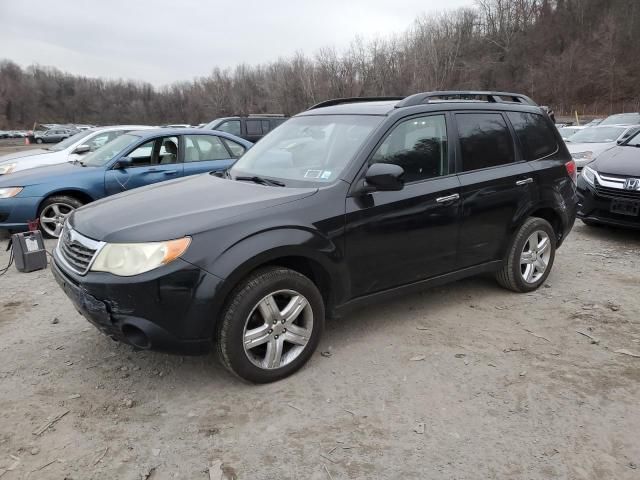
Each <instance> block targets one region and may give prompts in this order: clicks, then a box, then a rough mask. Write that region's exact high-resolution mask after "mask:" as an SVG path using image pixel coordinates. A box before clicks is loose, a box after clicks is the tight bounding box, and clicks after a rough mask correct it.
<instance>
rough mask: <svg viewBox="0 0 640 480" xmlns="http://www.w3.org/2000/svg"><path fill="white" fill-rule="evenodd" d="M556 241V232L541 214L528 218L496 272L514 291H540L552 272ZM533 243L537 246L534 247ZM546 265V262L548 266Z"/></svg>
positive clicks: (502, 284) (501, 282) (500, 280)
mask: <svg viewBox="0 0 640 480" xmlns="http://www.w3.org/2000/svg"><path fill="white" fill-rule="evenodd" d="M534 235H536V237H534ZM545 237H546V239H547V242H546V243H545V242H544V241H543V240H544V238H545ZM556 243H557V240H556V234H555V232H554V230H553V227H552V226H551V224H550V223H549V222H547V221H546V220H544V219H542V218H537V217H531V218H529V219H527V220H526V221H525V222H524V223H523V224H522V226H521V227H520V228H519V229H518V232H517V233H516V234H515V236H514V238H513V240H512V242H511V244H510V246H509V249H508V251H507V254H506V256H505V258H504V260H503V262H502V267H501V268H500V270H499V271H498V272H497V274H496V279H497V280H498V283H499V284H500V285H501V286H502V287H504V288H506V289H509V290H512V291H514V292H531V291H533V290H536V289H537V288H538V287H540V285H542V284H543V283H544V282H545V280H546V279H547V277H548V276H549V273H550V272H551V268H552V267H553V261H554V259H555V255H556ZM533 244H535V245H536V246H535V248H532V245H533ZM544 245H546V247H544ZM543 265H546V266H545V267H544V269H543V268H542V267H543Z"/></svg>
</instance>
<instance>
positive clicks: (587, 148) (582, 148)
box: [567, 142, 617, 157]
mask: <svg viewBox="0 0 640 480" xmlns="http://www.w3.org/2000/svg"><path fill="white" fill-rule="evenodd" d="M615 145H617V143H616V142H606V143H571V142H568V143H567V148H568V149H569V153H579V152H593V156H594V157H595V156H596V155H598V154H600V153H601V152H604V151H605V150H606V149H607V148H611V147H613V146H615Z"/></svg>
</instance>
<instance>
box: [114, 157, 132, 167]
mask: <svg viewBox="0 0 640 480" xmlns="http://www.w3.org/2000/svg"><path fill="white" fill-rule="evenodd" d="M132 165H133V160H132V158H131V157H122V158H121V159H120V160H118V161H117V162H116V163H115V165H114V166H113V169H114V170H124V169H125V168H129V167H131V166H132Z"/></svg>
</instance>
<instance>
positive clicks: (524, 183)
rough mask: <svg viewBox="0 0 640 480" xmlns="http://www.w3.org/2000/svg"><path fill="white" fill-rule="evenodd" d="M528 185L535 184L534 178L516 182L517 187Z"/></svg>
mask: <svg viewBox="0 0 640 480" xmlns="http://www.w3.org/2000/svg"><path fill="white" fill-rule="evenodd" d="M527 183H533V178H531V177H529V178H525V179H524V180H518V181H517V182H516V185H517V186H519V187H521V186H522V185H526V184H527Z"/></svg>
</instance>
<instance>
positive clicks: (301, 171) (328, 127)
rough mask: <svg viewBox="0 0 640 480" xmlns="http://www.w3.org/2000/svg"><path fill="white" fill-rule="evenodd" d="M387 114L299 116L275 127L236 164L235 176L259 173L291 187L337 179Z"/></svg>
mask: <svg viewBox="0 0 640 480" xmlns="http://www.w3.org/2000/svg"><path fill="white" fill-rule="evenodd" d="M382 119H383V117H377V116H373V115H369V116H366V115H318V116H315V115H313V116H311V115H310V116H303V117H295V118H292V119H291V120H289V121H287V122H285V123H283V124H282V125H281V126H280V127H278V128H277V129H275V130H273V131H272V132H271V133H269V134H268V135H267V136H266V137H264V138H263V139H262V140H260V142H258V143H256V144H255V145H254V146H253V147H252V148H251V149H250V150H248V151H247V153H245V154H244V155H243V156H242V157H241V158H240V159H239V160H238V161H237V162H236V163H235V164H234V166H233V168H232V169H231V171H230V173H231V175H232V177H240V176H242V177H244V176H258V177H267V178H272V179H278V180H281V181H282V182H283V183H285V185H287V186H296V184H297V185H299V186H308V185H309V184H313V183H315V184H317V183H330V182H333V181H334V180H336V179H337V178H338V177H339V175H340V173H342V171H343V170H344V169H345V167H346V166H347V165H348V164H349V162H350V161H351V159H352V158H353V157H354V155H355V154H356V153H357V151H358V150H359V149H360V147H361V146H362V144H363V143H364V141H365V140H366V138H367V137H368V136H369V134H370V133H371V132H372V131H373V129H374V128H375V127H376V126H378V125H379V124H380V122H381V121H382Z"/></svg>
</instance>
